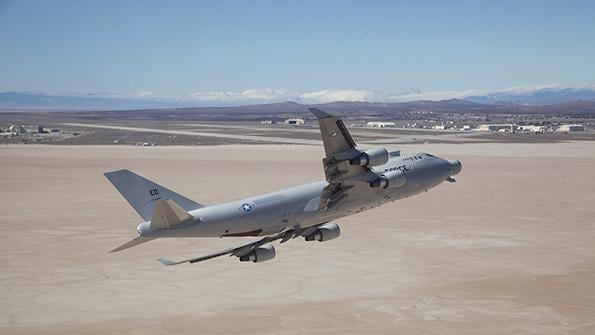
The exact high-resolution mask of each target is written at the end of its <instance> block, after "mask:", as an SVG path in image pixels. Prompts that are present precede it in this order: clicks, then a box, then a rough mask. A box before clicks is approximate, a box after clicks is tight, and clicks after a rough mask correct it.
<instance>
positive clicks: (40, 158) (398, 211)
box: [0, 141, 595, 334]
mask: <svg viewBox="0 0 595 335" xmlns="http://www.w3.org/2000/svg"><path fill="white" fill-rule="evenodd" d="M397 147H398V148H400V149H403V150H404V151H426V152H431V153H433V154H435V155H439V156H442V157H445V158H449V159H460V160H461V161H462V162H463V172H462V173H461V175H459V176H457V177H456V178H457V182H456V183H453V184H450V183H444V184H442V185H440V186H439V187H437V188H436V189H434V190H431V191H430V192H428V193H425V194H421V195H419V196H416V197H413V198H409V199H406V200H402V201H398V202H395V203H392V204H388V205H386V206H384V207H382V208H379V209H375V210H372V211H368V212H365V213H363V214H359V215H356V216H352V217H348V218H344V219H342V220H339V221H337V223H338V224H340V225H341V227H342V236H341V237H340V238H339V239H336V240H333V241H329V242H325V243H318V242H313V243H306V242H304V241H303V240H302V239H295V240H292V241H290V242H289V243H286V244H282V245H278V244H275V245H276V246H277V258H275V259H274V260H272V261H270V262H264V263H258V264H253V263H240V262H238V260H237V259H235V258H228V257H222V258H217V259H213V260H209V261H206V262H204V263H198V264H194V265H188V264H184V265H180V266H175V267H164V266H162V265H161V264H159V263H158V262H156V261H155V258H158V257H167V258H173V259H180V258H184V257H189V256H198V255H201V254H205V253H209V252H213V251H217V250H219V249H222V248H226V247H230V246H233V245H235V244H237V243H239V242H240V241H245V240H242V239H241V238H230V239H169V240H156V241H152V242H149V243H147V244H144V245H141V246H138V247H135V248H132V249H129V250H126V251H123V252H120V253H114V254H108V253H107V251H108V250H111V249H113V248H114V247H116V246H119V245H120V244H122V243H124V242H126V241H128V240H129V239H131V238H133V237H134V236H135V235H136V230H135V228H136V225H137V224H138V223H139V222H140V219H139V218H138V217H137V215H136V213H135V212H134V211H133V210H132V209H131V208H130V207H128V204H127V203H126V202H125V201H124V199H123V198H121V197H120V195H119V194H118V193H117V191H116V190H115V189H114V188H113V187H112V186H111V185H110V184H109V182H108V181H107V180H106V179H105V178H104V177H103V175H102V173H103V172H106V171H110V170H114V169H119V168H129V169H131V170H134V171H136V172H138V173H140V174H142V175H144V176H146V177H148V178H150V179H152V180H155V181H157V182H159V183H161V184H163V185H165V186H167V187H169V188H171V189H173V190H175V191H178V192H180V193H181V194H184V195H186V196H188V197H190V198H192V199H194V200H196V201H198V202H203V203H206V204H213V203H217V202H221V201H225V200H231V199H238V198H242V197H245V196H249V195H253V194H257V193H263V192H268V191H273V190H276V189H279V188H283V187H287V186H292V185H296V184H300V183H303V182H307V181H312V180H318V179H321V178H322V177H323V172H322V167H321V157H322V154H323V150H322V148H321V147H319V146H310V145H228V146H202V147H199V146H197V147H178V146H170V147H133V146H50V145H46V146H44V145H3V146H0V172H1V173H0V185H1V188H2V189H1V191H0V250H1V252H0V268H1V270H0V333H1V334H64V333H69V334H70V333H76V334H169V333H178V334H208V333H212V334H223V333H237V334H246V333H254V334H262V333H274V334H297V333H308V334H312V333H340V334H362V333H386V334H594V333H595V142H591V141H584V142H568V143H556V144H543V143H542V144H535V143H533V144H531V143H529V144H506V143H474V144H425V145H424V144H416V145H399V146H396V145H394V146H393V149H396V148H397Z"/></svg>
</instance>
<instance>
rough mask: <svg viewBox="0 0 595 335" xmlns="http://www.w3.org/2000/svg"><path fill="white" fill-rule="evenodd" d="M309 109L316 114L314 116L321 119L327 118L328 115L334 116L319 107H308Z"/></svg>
mask: <svg viewBox="0 0 595 335" xmlns="http://www.w3.org/2000/svg"><path fill="white" fill-rule="evenodd" d="M308 110H309V111H310V113H312V114H314V116H316V117H317V118H319V119H325V118H327V117H333V116H332V115H330V114H328V113H325V112H323V111H321V110H320V109H318V108H308Z"/></svg>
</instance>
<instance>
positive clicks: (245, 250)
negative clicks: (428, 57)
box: [157, 227, 299, 266]
mask: <svg viewBox="0 0 595 335" xmlns="http://www.w3.org/2000/svg"><path fill="white" fill-rule="evenodd" d="M296 233H298V232H296V231H295V228H293V227H291V228H288V229H284V230H283V231H281V232H279V233H275V234H271V235H268V236H264V237H262V238H260V239H258V240H255V241H252V242H248V243H245V244H242V245H240V246H237V247H233V248H228V249H225V250H221V251H219V252H215V253H212V254H208V255H204V256H199V257H194V258H188V259H184V260H181V261H172V260H169V259H165V258H158V259H157V260H158V261H159V263H161V264H163V265H166V266H171V265H178V264H183V263H191V264H192V263H197V262H202V261H206V260H208V259H211V258H215V257H219V256H223V255H230V256H237V257H242V256H244V255H247V254H249V253H250V252H251V251H252V250H253V249H254V248H257V247H259V246H261V245H264V244H267V243H270V242H273V241H276V240H282V241H281V242H284V241H287V240H288V239H290V238H293V237H297V236H299V233H298V234H296Z"/></svg>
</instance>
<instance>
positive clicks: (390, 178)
mask: <svg viewBox="0 0 595 335" xmlns="http://www.w3.org/2000/svg"><path fill="white" fill-rule="evenodd" d="M405 183H407V176H406V175H405V173H403V171H401V170H394V171H387V172H385V173H384V174H382V175H380V177H379V178H378V179H376V180H374V181H373V182H371V183H370V187H380V188H388V187H391V188H392V187H401V186H403V185H405Z"/></svg>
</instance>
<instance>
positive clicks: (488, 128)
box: [477, 124, 517, 133]
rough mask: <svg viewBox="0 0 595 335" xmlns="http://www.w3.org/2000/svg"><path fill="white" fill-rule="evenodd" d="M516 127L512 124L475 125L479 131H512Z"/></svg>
mask: <svg viewBox="0 0 595 335" xmlns="http://www.w3.org/2000/svg"><path fill="white" fill-rule="evenodd" d="M516 129H517V126H516V125H514V124H480V125H479V126H478V127H477V130H479V131H502V132H507V131H509V132H511V133H513V132H514V131H515V130H516Z"/></svg>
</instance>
